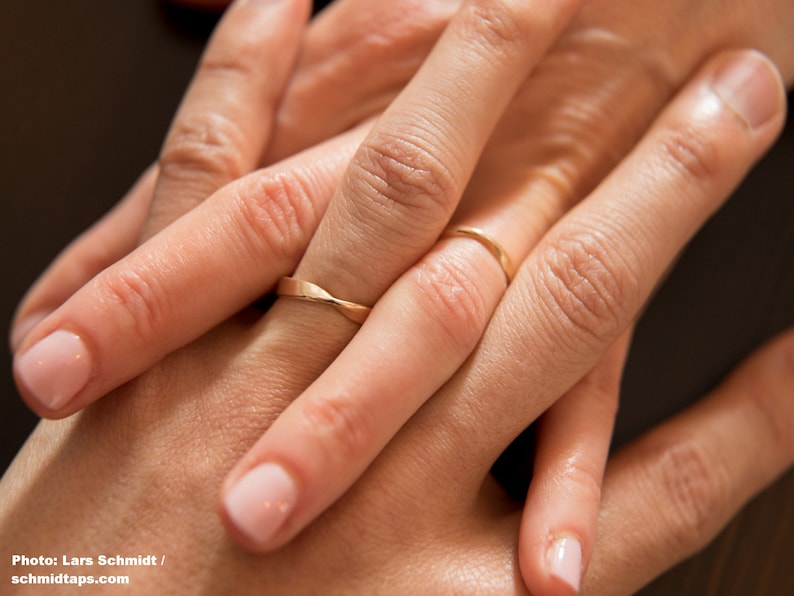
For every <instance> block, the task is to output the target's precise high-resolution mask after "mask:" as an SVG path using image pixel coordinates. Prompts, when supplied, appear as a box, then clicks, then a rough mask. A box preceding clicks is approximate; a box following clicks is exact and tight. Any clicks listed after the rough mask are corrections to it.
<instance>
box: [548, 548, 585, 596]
mask: <svg viewBox="0 0 794 596" xmlns="http://www.w3.org/2000/svg"><path fill="white" fill-rule="evenodd" d="M546 556H547V558H548V564H549V573H550V574H551V575H553V576H555V577H557V578H559V579H561V580H562V581H564V582H565V583H566V584H568V585H569V586H571V588H573V589H574V591H575V592H579V586H580V584H581V581H582V545H581V544H579V541H578V540H577V539H576V538H560V539H559V540H557V541H556V542H555V543H554V544H552V545H551V546H550V547H549V550H548V551H546Z"/></svg>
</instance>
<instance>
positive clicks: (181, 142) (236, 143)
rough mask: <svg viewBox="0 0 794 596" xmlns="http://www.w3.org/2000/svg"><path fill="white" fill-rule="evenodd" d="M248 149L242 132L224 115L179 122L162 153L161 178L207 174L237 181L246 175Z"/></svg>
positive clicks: (212, 115) (170, 134)
mask: <svg viewBox="0 0 794 596" xmlns="http://www.w3.org/2000/svg"><path fill="white" fill-rule="evenodd" d="M245 146H246V138H245V134H244V133H243V131H242V129H241V128H240V127H239V126H238V125H237V124H236V123H235V122H233V121H232V120H230V119H229V118H227V117H225V116H223V115H221V114H217V113H216V114H202V115H201V117H194V118H188V119H182V118H180V119H177V121H176V122H175V123H174V127H173V128H172V130H171V131H170V133H169V135H168V139H167V141H166V143H165V145H164V147H163V151H162V153H161V154H160V172H161V176H164V177H174V178H182V177H185V176H188V175H190V176H195V175H196V173H202V174H204V173H206V174H209V175H212V176H220V177H221V178H223V179H224V181H226V180H234V179H236V178H239V177H240V176H242V175H243V174H244V173H245V172H244V162H245V159H244V157H243V154H242V151H243V148H244V147H245ZM218 186H220V184H219V185H218Z"/></svg>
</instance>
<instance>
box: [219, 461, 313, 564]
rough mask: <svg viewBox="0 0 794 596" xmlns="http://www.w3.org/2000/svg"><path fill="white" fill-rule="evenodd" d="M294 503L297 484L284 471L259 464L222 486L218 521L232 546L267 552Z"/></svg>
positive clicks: (265, 464)
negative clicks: (220, 520)
mask: <svg viewBox="0 0 794 596" xmlns="http://www.w3.org/2000/svg"><path fill="white" fill-rule="evenodd" d="M297 501H298V487H297V484H296V482H295V480H294V479H293V478H292V476H291V475H290V474H289V473H288V472H287V471H286V470H285V469H284V467H283V466H281V465H279V464H276V463H272V462H266V463H261V464H259V465H258V466H256V467H254V468H252V469H250V470H248V471H247V472H246V473H245V474H243V475H242V476H241V477H239V478H237V479H236V480H234V481H232V482H231V483H228V484H227V485H225V486H224V489H223V491H222V493H221V501H220V510H221V518H222V519H223V521H224V525H225V526H226V529H227V531H228V532H229V534H230V535H231V536H232V538H233V539H234V540H235V541H236V542H238V543H239V544H241V545H242V546H244V547H245V548H246V549H248V550H251V551H254V552H267V551H269V550H272V549H273V539H274V538H275V537H276V536H277V534H279V533H280V530H281V529H282V528H283V527H284V525H285V524H286V522H287V520H288V519H289V517H290V514H291V513H292V511H293V510H294V508H295V505H296V503H297Z"/></svg>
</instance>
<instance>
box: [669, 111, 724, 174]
mask: <svg viewBox="0 0 794 596" xmlns="http://www.w3.org/2000/svg"><path fill="white" fill-rule="evenodd" d="M659 146H660V148H661V152H662V159H663V161H664V162H665V164H666V166H667V168H668V169H669V170H670V171H672V172H673V173H675V174H678V175H680V176H683V177H684V178H685V180H686V184H692V183H695V184H697V185H699V186H705V185H706V184H707V183H708V182H709V181H710V180H712V179H714V178H715V175H716V172H717V171H718V170H719V161H720V160H719V151H718V150H717V147H716V145H715V144H714V142H713V141H712V140H710V139H709V137H708V134H707V133H706V131H704V130H702V129H698V128H695V127H693V126H691V125H688V124H679V125H676V126H673V127H671V128H670V129H668V130H667V131H666V132H665V133H663V134H662V136H661V139H660V145H659Z"/></svg>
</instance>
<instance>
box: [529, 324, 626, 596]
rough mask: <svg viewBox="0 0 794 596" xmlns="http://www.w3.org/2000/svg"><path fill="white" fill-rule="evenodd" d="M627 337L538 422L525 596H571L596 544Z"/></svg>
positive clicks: (530, 501) (608, 351) (531, 493)
mask: <svg viewBox="0 0 794 596" xmlns="http://www.w3.org/2000/svg"><path fill="white" fill-rule="evenodd" d="M628 343H629V335H628V333H627V334H625V335H624V336H622V337H621V338H620V339H619V340H618V341H617V342H616V343H615V344H614V345H612V346H611V347H610V348H609V350H607V352H606V353H605V354H604V356H603V357H602V358H601V360H600V361H599V362H598V364H597V365H596V366H595V368H594V369H593V370H591V371H590V372H589V373H588V374H587V375H585V376H584V377H583V378H582V380H581V381H579V382H578V383H577V384H576V385H574V386H573V388H571V390H570V391H568V392H567V393H566V394H565V395H564V396H563V397H562V398H561V399H560V400H559V401H557V402H556V403H555V404H554V405H552V406H551V408H549V409H548V410H547V411H546V412H545V413H544V414H543V417H542V418H541V419H540V420H539V421H538V431H537V432H538V435H537V447H536V454H535V465H534V468H533V470H534V473H533V477H532V482H531V484H530V487H529V494H528V496H527V501H526V504H525V506H524V513H523V517H522V520H521V533H520V538H519V548H518V556H519V563H520V566H521V573H522V575H523V577H524V581H525V582H526V585H527V588H529V591H530V592H531V593H532V594H537V595H538V596H543V595H545V594H549V595H555V594H574V593H577V592H578V591H579V587H580V583H581V578H582V571H583V570H584V569H586V568H587V562H588V561H589V559H590V554H591V553H592V547H593V543H594V542H595V533H596V524H597V522H598V513H599V510H600V504H601V482H602V480H603V476H604V467H605V466H606V461H607V456H608V455H609V442H610V439H611V437H612V428H613V426H614V421H615V413H616V410H617V404H618V392H619V390H620V378H621V374H622V371H623V364H624V363H625V361H626V352H627V350H628Z"/></svg>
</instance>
